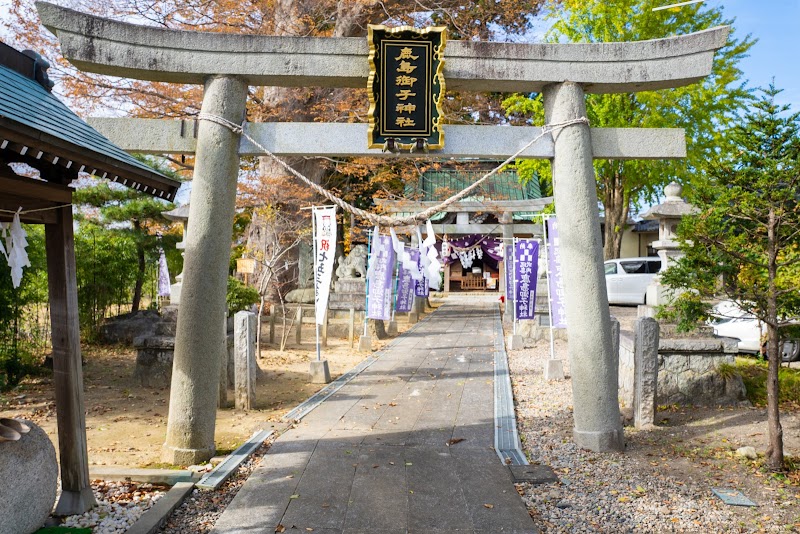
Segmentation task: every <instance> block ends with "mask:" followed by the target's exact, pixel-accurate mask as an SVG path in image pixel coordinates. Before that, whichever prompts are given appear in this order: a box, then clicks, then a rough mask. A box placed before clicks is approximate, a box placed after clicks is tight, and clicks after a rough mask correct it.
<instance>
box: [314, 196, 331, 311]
mask: <svg viewBox="0 0 800 534" xmlns="http://www.w3.org/2000/svg"><path fill="white" fill-rule="evenodd" d="M335 257H336V206H333V207H330V208H314V303H315V307H314V313H315V315H316V320H317V324H318V325H321V324H323V323H324V322H325V310H326V309H327V308H328V296H329V295H330V293H331V278H332V277H333V260H334V258H335Z"/></svg>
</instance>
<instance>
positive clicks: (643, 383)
mask: <svg viewBox="0 0 800 534" xmlns="http://www.w3.org/2000/svg"><path fill="white" fill-rule="evenodd" d="M633 335H634V344H633V347H634V348H633V369H634V371H633V372H634V379H633V424H634V426H635V427H636V428H640V429H641V428H649V427H652V426H653V425H654V424H655V421H656V390H657V384H658V337H659V328H658V322H657V321H656V320H655V319H653V318H652V317H641V318H639V319H637V320H636V322H635V323H634V325H633Z"/></svg>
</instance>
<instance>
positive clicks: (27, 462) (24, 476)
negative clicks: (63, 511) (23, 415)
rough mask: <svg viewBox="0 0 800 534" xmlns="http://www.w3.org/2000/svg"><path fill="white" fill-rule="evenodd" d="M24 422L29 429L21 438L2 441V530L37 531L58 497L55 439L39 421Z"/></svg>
mask: <svg viewBox="0 0 800 534" xmlns="http://www.w3.org/2000/svg"><path fill="white" fill-rule="evenodd" d="M23 422H24V424H25V425H27V426H28V427H29V428H30V431H29V432H27V433H23V434H22V435H21V437H20V439H19V441H7V442H0V517H1V518H2V521H0V534H30V533H31V532H35V531H37V530H38V529H39V528H40V527H41V526H42V525H43V524H44V522H45V520H46V519H47V517H48V516H49V515H50V511H51V510H52V509H53V503H54V502H55V500H56V483H57V480H58V463H56V451H55V448H53V443H52V442H51V441H50V438H48V437H47V434H45V432H44V430H42V429H41V428H39V427H38V426H37V425H36V424H34V423H32V422H30V421H23Z"/></svg>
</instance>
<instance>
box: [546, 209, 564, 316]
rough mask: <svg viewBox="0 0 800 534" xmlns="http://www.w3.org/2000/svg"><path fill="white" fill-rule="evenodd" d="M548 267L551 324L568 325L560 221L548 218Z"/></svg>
mask: <svg viewBox="0 0 800 534" xmlns="http://www.w3.org/2000/svg"><path fill="white" fill-rule="evenodd" d="M547 255H548V256H547V263H548V265H547V268H548V271H549V273H550V274H549V276H548V277H547V279H548V283H549V284H550V324H552V325H553V327H554V328H566V327H567V312H566V310H565V309H564V274H563V272H562V271H561V250H560V248H559V243H558V221H557V220H556V218H555V217H553V218H551V219H547Z"/></svg>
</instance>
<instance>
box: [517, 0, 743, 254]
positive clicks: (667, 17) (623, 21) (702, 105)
mask: <svg viewBox="0 0 800 534" xmlns="http://www.w3.org/2000/svg"><path fill="white" fill-rule="evenodd" d="M660 3H661V2H656V0H619V1H615V2H607V1H604V0H562V1H560V2H555V3H554V4H552V5H551V6H550V8H551V9H550V11H549V14H548V17H549V18H550V19H552V20H554V23H553V25H552V28H551V30H550V31H549V33H548V34H547V40H548V41H550V42H565V41H568V42H576V43H578V42H617V41H641V40H646V39H657V38H663V37H670V36H673V35H681V34H687V33H691V32H696V31H700V30H705V29H708V28H712V27H715V26H720V25H724V24H732V21H729V20H726V19H725V18H724V17H723V14H722V10H721V9H720V8H707V7H704V6H702V5H700V4H697V5H693V6H685V7H683V8H681V9H678V10H664V11H655V12H654V11H652V8H653V7H656V6H657V5H658V4H660ZM753 43H754V41H753V40H752V39H750V37H749V36H748V37H746V38H745V39H743V40H741V41H738V40H736V39H734V38H733V32H732V33H731V36H730V37H728V42H727V44H726V45H725V47H724V48H723V49H722V50H720V51H719V52H717V54H716V56H715V59H714V66H713V69H712V72H711V75H710V76H708V77H706V78H705V79H704V80H703V81H702V82H700V83H696V84H692V85H689V86H685V87H679V88H676V89H665V90H660V91H643V92H639V93H631V94H602V95H601V94H590V95H587V96H586V111H587V114H588V119H589V121H590V122H591V124H592V126H594V127H600V128H614V127H616V128H625V127H635V128H684V129H685V130H686V141H687V158H686V160H679V161H641V160H629V161H623V160H596V161H595V173H596V175H597V191H598V198H599V200H600V201H601V202H602V204H603V208H604V211H605V230H604V250H603V253H604V256H605V258H606V259H610V258H617V257H619V254H620V247H621V244H622V232H623V230H624V228H625V225H626V221H627V220H628V216H629V213H630V210H631V208H637V207H639V206H640V205H641V203H642V202H643V201H646V200H654V199H655V198H656V197H657V196H658V194H659V193H660V192H661V190H662V187H663V186H664V185H666V184H667V183H669V182H671V181H672V180H676V179H677V180H678V181H681V182H684V183H689V182H691V181H692V180H693V179H695V178H696V177H700V176H701V175H702V169H703V162H705V161H707V160H708V159H711V158H712V157H718V156H719V155H726V154H729V153H730V149H729V146H730V144H729V142H728V140H727V139H726V138H725V132H726V131H727V126H729V125H730V124H732V123H733V121H735V119H736V117H737V115H738V113H739V110H740V109H741V108H742V106H743V105H744V104H746V102H747V101H748V100H749V92H748V91H747V90H746V89H745V87H744V84H743V82H742V81H741V77H742V73H741V71H740V70H739V68H738V63H739V60H740V59H741V58H742V57H744V56H745V55H746V53H747V51H748V50H749V49H750V47H751V46H752V45H753ZM504 105H505V107H506V110H507V112H508V114H509V117H510V119H511V121H512V123H525V122H527V123H531V122H534V121H535V122H538V123H541V122H542V121H543V120H544V109H543V106H542V101H541V95H515V96H512V97H510V98H508V99H507V100H506V101H505V103H504ZM529 168H532V169H535V170H536V171H537V172H538V174H539V176H540V178H541V179H543V181H545V182H546V181H547V180H548V178H547V177H548V176H549V175H550V169H549V165H548V164H547V163H546V162H532V161H525V162H522V163H521V165H520V175H521V176H524V175H526V173H530V172H529V171H526V169H529Z"/></svg>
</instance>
